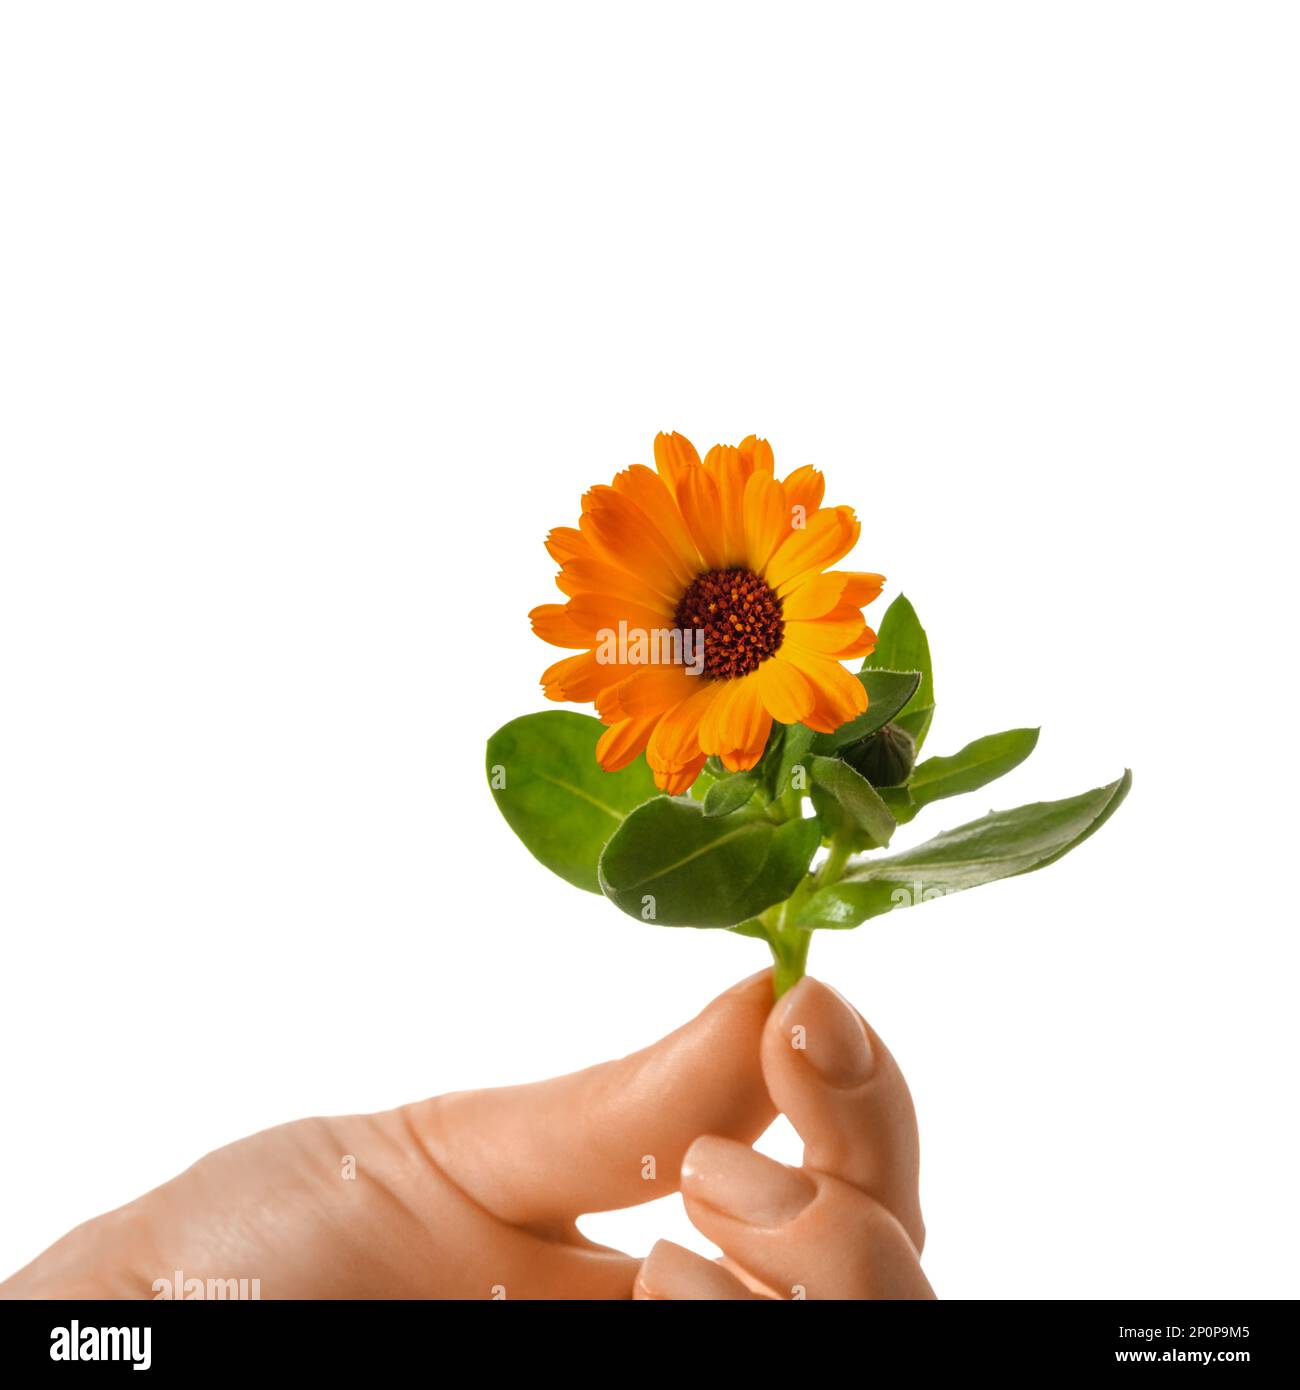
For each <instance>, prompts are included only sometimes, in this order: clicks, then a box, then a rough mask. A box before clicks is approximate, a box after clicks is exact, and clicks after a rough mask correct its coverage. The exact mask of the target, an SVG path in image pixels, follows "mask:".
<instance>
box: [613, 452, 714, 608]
mask: <svg viewBox="0 0 1300 1390" xmlns="http://www.w3.org/2000/svg"><path fill="white" fill-rule="evenodd" d="M614 490H615V492H621V493H622V494H623V496H624V497H627V498H629V499H630V500H631V501H633V502H635V503H636V504H637V506H638V507H640V508H641V510H642V511H643V512H644V513H645V514H646V516H647V517H648V518H649V520H650V524H651V525H652V526H653V527H654V528H655V531H656V533H657V534H658V536H659V537H660V538H661V539H662V540H663V542H664V545H665V546H666V547H667V548H668V549H669V550H670V551H671V552H672V555H673V558H674V559H675V560H676V561H677V565H678V568H677V573H678V575H679V577H680V578H681V579H682V581H683V583H685V584H689V583H690V582H691V580H692V579H694V578H695V576H696V575H697V574H699V572H700V563H701V562H700V552H699V549H698V548H697V547H696V544H695V542H694V540H692V538H691V533H690V531H688V530H687V527H686V522H685V521H683V520H682V514H681V512H680V511H679V510H678V507H677V503H676V502H674V501H673V495H672V493H671V492H669V490H668V485H667V484H666V483H665V482H664V480H663V479H662V478H661V477H660V476H659V475H658V473H656V472H654V471H653V469H650V468H647V467H646V466H645V465H644V464H641V463H636V464H633V465H632V467H631V468H625V469H624V470H623V471H622V472H621V473H617V474H615V476H614Z"/></svg>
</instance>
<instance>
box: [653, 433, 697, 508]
mask: <svg viewBox="0 0 1300 1390" xmlns="http://www.w3.org/2000/svg"><path fill="white" fill-rule="evenodd" d="M699 461H700V456H699V454H697V453H696V452H695V445H694V444H692V443H691V441H690V440H689V439H687V438H686V436H685V435H684V434H657V435H655V467H656V468H657V469H658V470H659V476H660V477H661V478H662V479H663V480H664V482H665V484H666V485H667V487H668V491H669V492H672V493H676V491H677V479H678V476H679V475H680V473H681V471H682V469H683V468H685V467H686V466H687V465H688V464H692V463H699Z"/></svg>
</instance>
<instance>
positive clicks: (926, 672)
mask: <svg viewBox="0 0 1300 1390" xmlns="http://www.w3.org/2000/svg"><path fill="white" fill-rule="evenodd" d="M880 668H884V669H886V670H890V671H919V672H920V673H921V682H920V684H919V685H918V687H917V689H916V693H915V694H914V695H913V696H912V698H911V700H910V701H909V702H908V705H907V708H906V709H904V710H903V712H902V713H901V714H900V715H899V717H898V718H897V719H896V720H895V721H894V722H895V723H896V724H901V725H902V726H903V728H905V729H906V730H907V732H908V733H909V734H911V735H912V737H913V738H914V739H915V740H916V751H917V752H918V753H919V752H920V751H921V745H922V744H923V743H924V742H925V736H926V734H927V733H929V731H930V721H931V719H933V717H934V673H933V670H932V668H931V665H930V642H929V639H928V638H927V637H926V635H925V629H924V628H923V627H922V626H921V620H920V619H919V618H918V617H917V616H916V609H915V608H913V607H912V605H911V604H910V603H909V602H908V600H907V598H906V596H905V595H903V594H899V596H898V597H897V598H896V599H895V600H894V601H893V603H891V604H890V605H889V608H888V609H887V610H886V612H885V616H884V617H883V618H882V619H881V622H880V630H879V632H877V634H876V649H875V651H873V652H872V653H871V655H870V656H869V657H867V659H866V661H865V662H863V665H862V669H863V671H869V670H876V669H880Z"/></svg>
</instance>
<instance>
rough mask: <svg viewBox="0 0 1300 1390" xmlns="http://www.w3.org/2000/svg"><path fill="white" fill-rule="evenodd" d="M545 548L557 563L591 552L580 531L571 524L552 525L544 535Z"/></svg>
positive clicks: (560, 563)
mask: <svg viewBox="0 0 1300 1390" xmlns="http://www.w3.org/2000/svg"><path fill="white" fill-rule="evenodd" d="M546 549H547V550H548V551H549V552H550V556H551V559H552V560H554V561H555V563H556V564H557V565H562V564H564V562H565V561H566V560H576V559H577V558H578V557H579V556H581V555H590V554H591V547H590V546H589V545H588V544H587V542H586V539H585V538H584V536H583V534H582V532H581V531H579V530H577V529H576V528H575V527H573V526H552V527H551V529H550V531H549V532H548V533H547V536H546Z"/></svg>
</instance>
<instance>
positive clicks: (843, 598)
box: [781, 570, 885, 621]
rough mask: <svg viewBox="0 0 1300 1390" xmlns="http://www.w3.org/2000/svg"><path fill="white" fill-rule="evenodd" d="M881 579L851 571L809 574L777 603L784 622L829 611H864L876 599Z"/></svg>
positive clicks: (822, 614) (817, 615) (876, 576)
mask: <svg viewBox="0 0 1300 1390" xmlns="http://www.w3.org/2000/svg"><path fill="white" fill-rule="evenodd" d="M884 583H885V577H884V575H882V574H863V573H858V572H855V571H853V570H830V571H829V572H828V573H826V574H813V575H809V576H807V577H806V578H805V579H803V580H801V581H800V582H799V583H798V584H796V585H794V586H793V587H792V588H791V589H790V591H789V593H787V594H786V596H785V597H784V598H783V599H782V600H781V611H782V612H783V613H784V614H785V616H786V619H787V620H792V621H799V620H803V619H806V618H820V617H823V616H824V615H825V614H827V613H829V612H830V611H831V609H833V608H842V607H846V606H847V607H850V608H865V607H866V606H867V604H869V603H871V602H872V601H873V600H874V599H877V598H879V597H880V591H881V589H882V588H883V587H884Z"/></svg>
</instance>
